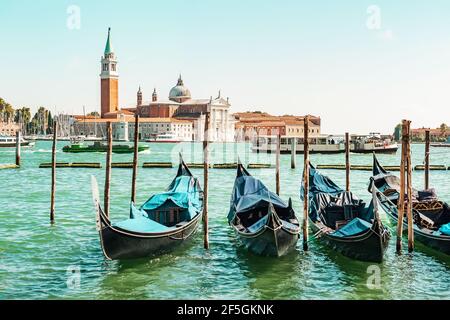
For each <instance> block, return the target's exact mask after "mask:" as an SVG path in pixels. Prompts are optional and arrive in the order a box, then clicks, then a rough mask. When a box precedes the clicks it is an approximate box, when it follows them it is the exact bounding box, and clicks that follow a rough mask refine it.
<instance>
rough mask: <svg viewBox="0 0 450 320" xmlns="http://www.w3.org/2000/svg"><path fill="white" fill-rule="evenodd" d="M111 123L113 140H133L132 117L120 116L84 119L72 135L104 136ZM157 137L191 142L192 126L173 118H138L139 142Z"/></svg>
mask: <svg viewBox="0 0 450 320" xmlns="http://www.w3.org/2000/svg"><path fill="white" fill-rule="evenodd" d="M108 121H109V122H111V125H112V131H113V139H114V140H117V141H132V140H133V139H134V115H125V114H122V115H120V116H119V118H115V119H113V118H109V119H105V118H103V119H95V118H93V117H86V119H80V120H79V121H77V122H76V123H75V125H74V129H73V133H74V135H79V136H86V135H87V136H97V137H105V136H106V122H108ZM159 135H171V136H173V139H175V140H177V141H192V140H193V124H192V122H191V121H188V120H180V119H175V118H140V119H139V140H155V139H156V138H157V137H158V136H159Z"/></svg>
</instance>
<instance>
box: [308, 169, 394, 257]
mask: <svg viewBox="0 0 450 320" xmlns="http://www.w3.org/2000/svg"><path fill="white" fill-rule="evenodd" d="M303 194H304V183H302V187H301V192H300V198H301V199H302V200H304V197H303ZM308 198H309V212H308V215H309V221H310V222H311V229H312V230H313V231H314V233H315V236H316V237H317V238H320V240H322V241H324V242H325V243H326V244H327V245H329V246H330V247H331V248H332V249H334V250H336V251H338V252H340V253H341V254H343V255H344V256H347V257H349V258H352V259H356V260H361V261H370V262H381V261H382V260H383V256H384V252H385V250H386V248H387V245H388V241H389V238H390V233H389V231H388V229H387V228H386V227H385V226H384V225H383V223H382V222H381V220H380V216H379V213H378V202H377V199H376V197H375V195H373V198H372V201H371V202H370V204H369V206H366V204H365V202H364V201H362V200H360V199H358V198H357V197H356V196H355V195H354V194H353V193H351V192H347V191H344V190H342V189H341V188H340V187H338V186H337V185H336V184H335V183H334V182H333V181H332V180H331V179H330V178H328V177H326V176H324V175H322V174H320V172H319V171H317V170H316V169H315V168H314V167H313V166H312V165H310V169H309V191H308Z"/></svg>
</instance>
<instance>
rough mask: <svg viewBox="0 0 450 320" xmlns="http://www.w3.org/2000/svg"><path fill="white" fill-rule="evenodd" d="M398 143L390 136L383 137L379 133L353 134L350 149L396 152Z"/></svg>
mask: <svg viewBox="0 0 450 320" xmlns="http://www.w3.org/2000/svg"><path fill="white" fill-rule="evenodd" d="M397 150H398V144H397V143H396V142H395V141H391V139H390V138H382V137H381V135H380V134H379V133H371V134H370V135H368V136H366V135H352V136H351V139H350V151H351V152H353V153H383V154H396V153H397Z"/></svg>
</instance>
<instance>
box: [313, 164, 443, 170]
mask: <svg viewBox="0 0 450 320" xmlns="http://www.w3.org/2000/svg"><path fill="white" fill-rule="evenodd" d="M383 168H385V169H386V170H387V171H400V166H383ZM317 169H322V170H345V165H344V164H319V165H317ZM449 169H450V167H449ZM350 170H354V171H372V166H365V165H351V166H350ZM414 170H415V171H423V170H425V166H424V165H417V166H415V167H414ZM430 170H434V171H439V170H440V171H446V170H447V167H446V166H444V165H430Z"/></svg>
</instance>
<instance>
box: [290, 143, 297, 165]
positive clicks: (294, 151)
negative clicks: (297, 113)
mask: <svg viewBox="0 0 450 320" xmlns="http://www.w3.org/2000/svg"><path fill="white" fill-rule="evenodd" d="M296 167H297V138H296V137H294V138H292V140H291V169H295V168H296Z"/></svg>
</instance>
